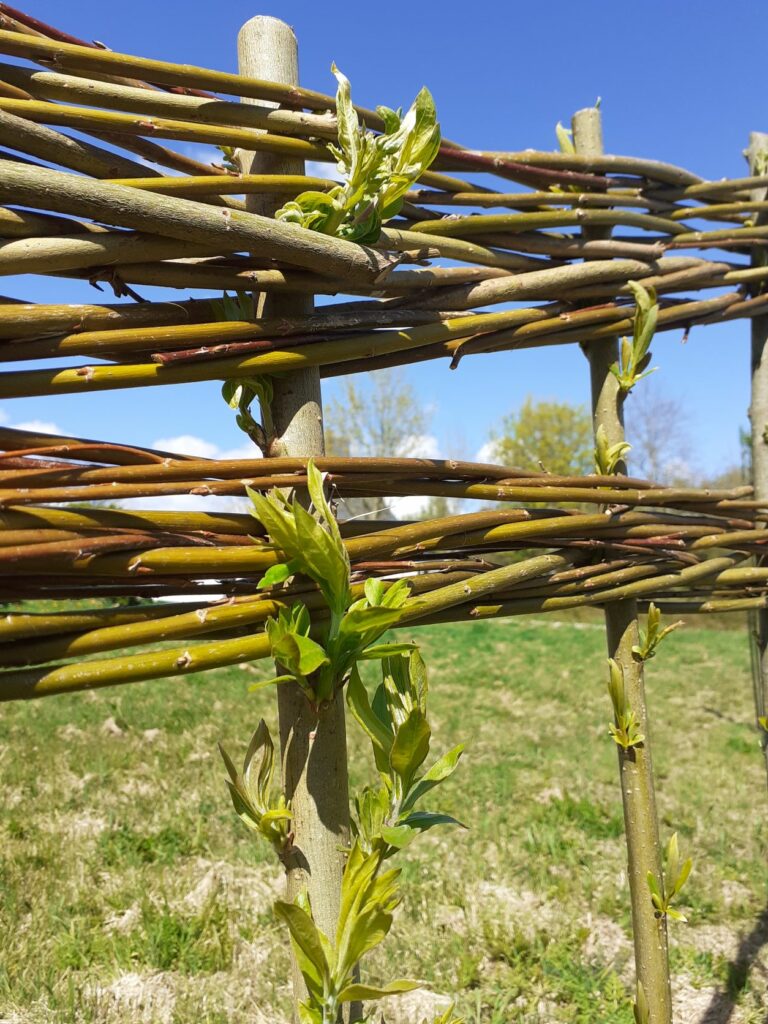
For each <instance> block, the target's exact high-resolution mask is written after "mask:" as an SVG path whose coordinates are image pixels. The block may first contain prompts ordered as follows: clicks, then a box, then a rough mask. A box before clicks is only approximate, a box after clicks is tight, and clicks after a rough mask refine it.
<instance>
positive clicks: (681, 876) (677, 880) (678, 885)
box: [648, 832, 693, 921]
mask: <svg viewBox="0 0 768 1024" xmlns="http://www.w3.org/2000/svg"><path fill="white" fill-rule="evenodd" d="M692 867H693V861H692V860H691V858H690V857H688V858H687V859H686V860H684V861H683V863H682V864H681V863H680V848H679V845H678V842H677V832H675V833H673V835H672V837H671V838H670V840H669V842H668V843H667V850H666V864H665V867H664V876H663V878H661V879H658V878H657V877H656V875H654V873H653V872H652V871H649V872H648V888H649V889H650V890H651V902H652V903H653V906H654V908H655V910H656V916H657V917H660V918H661V917H667V918H671V919H672V920H673V921H687V920H688V919H687V918H686V917H685V916H684V915H683V914H681V913H680V911H679V910H675V909H674V908H673V907H672V903H673V901H674V900H675V897H676V896H677V895H679V893H680V890H681V889H682V888H683V886H684V885H685V883H686V881H687V880H688V876H689V875H690V873H691V868H692Z"/></svg>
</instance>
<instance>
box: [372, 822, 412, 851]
mask: <svg viewBox="0 0 768 1024" xmlns="http://www.w3.org/2000/svg"><path fill="white" fill-rule="evenodd" d="M418 834H419V833H418V830H417V829H416V828H415V827H414V828H412V827H411V826H410V825H408V824H402V825H390V826H385V827H384V828H382V829H381V830H380V832H379V835H380V836H381V838H382V839H383V840H384V842H385V843H386V844H387V845H388V846H392V847H394V848H395V849H396V850H404V849H405V847H406V846H409V845H410V844H411V843H412V842H413V840H414V839H415V838H416V836H417V835H418Z"/></svg>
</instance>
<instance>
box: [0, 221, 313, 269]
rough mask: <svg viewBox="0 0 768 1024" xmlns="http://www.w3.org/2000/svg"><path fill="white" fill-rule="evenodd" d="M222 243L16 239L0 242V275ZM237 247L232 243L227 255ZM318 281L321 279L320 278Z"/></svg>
mask: <svg viewBox="0 0 768 1024" xmlns="http://www.w3.org/2000/svg"><path fill="white" fill-rule="evenodd" d="M224 248H225V247H224V246H223V245H222V243H220V242H219V243H218V244H215V245H204V244H201V243H199V242H183V241H181V240H180V239H177V238H162V237H160V236H159V235H149V234H141V233H137V232H128V231H110V232H104V233H103V234H88V235H56V236H55V237H53V238H18V239H14V240H13V241H9V242H2V241H0V276H2V275H8V274H51V273H55V272H59V271H64V270H79V269H82V268H92V267H104V266H110V265H112V264H120V265H122V264H132V263H144V262H146V261H148V260H175V259H181V258H182V257H184V256H210V255H211V254H215V253H218V252H221V251H222V249H224ZM238 248H239V246H238V245H237V243H235V242H233V243H232V244H231V248H230V249H229V251H230V252H237V250H238ZM321 280H322V279H321Z"/></svg>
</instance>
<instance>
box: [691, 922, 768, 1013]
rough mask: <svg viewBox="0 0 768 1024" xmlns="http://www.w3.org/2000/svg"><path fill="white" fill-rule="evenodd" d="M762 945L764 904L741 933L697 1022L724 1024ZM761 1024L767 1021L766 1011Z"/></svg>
mask: <svg viewBox="0 0 768 1024" xmlns="http://www.w3.org/2000/svg"><path fill="white" fill-rule="evenodd" d="M765 945H768V906H766V907H765V909H764V910H763V911H762V913H761V914H760V916H759V917H758V918H757V920H756V921H755V923H754V926H753V928H752V930H751V931H750V932H748V933H747V934H746V935H744V936H743V938H742V940H741V942H740V943H739V948H738V949H737V951H736V956H735V957H734V958H733V960H731V962H730V963H729V964H728V977H727V980H726V983H725V985H724V987H723V988H722V989H721V990H720V991H719V992H715V994H714V995H713V996H712V1000H711V1001H710V1004H709V1006H708V1007H707V1008H706V1010H705V1011H704V1013H703V1014H702V1016H701V1018H700V1021H699V1024H728V1022H729V1021H730V1020H731V1018H732V1016H733V1013H734V1011H735V1009H736V1001H737V999H738V998H739V996H740V995H741V993H742V992H743V991H744V989H745V988H746V987H747V982H748V981H749V973H750V970H751V969H752V967H753V965H754V962H755V960H756V959H757V956H758V954H759V953H760V950H761V949H762V948H763V946H765ZM765 1024H768V1013H767V1014H766V1016H765Z"/></svg>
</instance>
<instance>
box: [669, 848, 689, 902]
mask: <svg viewBox="0 0 768 1024" xmlns="http://www.w3.org/2000/svg"><path fill="white" fill-rule="evenodd" d="M692 869H693V861H692V860H691V858H690V857H687V858H686V859H685V860H684V861H683V866H682V867H681V868H680V872H679V874H678V876H677V878H676V879H675V881H674V883H673V885H672V895H673V896H676V895H677V894H678V893H679V892H680V890H681V889H682V888H683V886H684V885H685V883H686V882H687V881H688V876H689V875H690V873H691V870H692Z"/></svg>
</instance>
